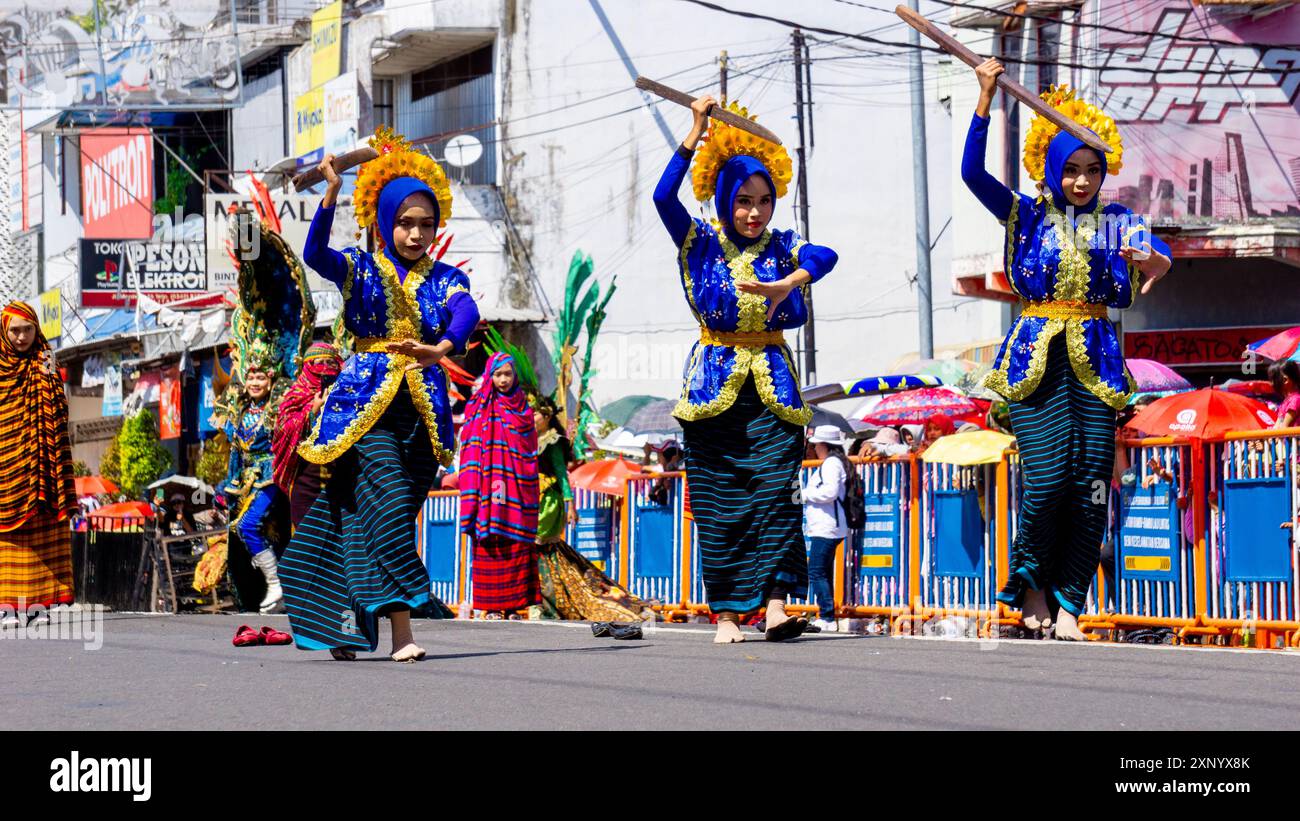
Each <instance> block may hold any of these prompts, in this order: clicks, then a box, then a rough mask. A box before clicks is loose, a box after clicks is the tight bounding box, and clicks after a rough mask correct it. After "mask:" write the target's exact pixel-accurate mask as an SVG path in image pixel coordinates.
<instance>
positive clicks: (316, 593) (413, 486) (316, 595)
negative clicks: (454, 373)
mask: <svg viewBox="0 0 1300 821" xmlns="http://www.w3.org/2000/svg"><path fill="white" fill-rule="evenodd" d="M331 468H332V478H331V481H329V482H328V483H326V485H325V487H324V489H323V491H322V492H321V494H320V495H319V496H318V497H317V498H316V501H315V502H314V503H313V504H312V506H311V509H310V510H309V511H308V513H307V516H306V518H304V519H303V520H302V522H301V523H300V524H299V525H298V529H297V530H296V531H294V535H293V540H292V541H291V542H290V543H289V547H288V549H287V550H285V553H284V556H283V557H282V558H281V559H280V580H281V583H282V584H283V585H284V603H285V610H286V611H287V612H288V614H289V624H290V625H291V626H292V627H293V638H294V643H295V644H297V646H298V647H299V649H302V650H327V649H332V648H336V647H340V648H351V649H356V650H371V651H373V650H374V649H375V648H376V647H377V646H378V644H379V633H378V626H379V625H378V622H379V617H380V616H382V615H385V614H386V613H389V612H392V611H400V610H418V609H420V608H422V607H425V606H426V605H428V604H430V592H429V574H428V572H427V571H426V570H425V567H424V564H423V563H422V562H421V561H420V557H419V555H418V554H417V553H416V550H415V518H416V515H417V514H418V513H419V510H420V506H421V505H422V504H423V503H424V499H425V497H426V496H427V495H428V491H429V487H430V485H432V484H433V480H434V477H435V475H436V473H437V469H438V462H437V460H436V459H435V458H434V456H433V448H432V445H431V444H430V442H429V434H428V432H427V430H426V428H425V425H424V421H423V420H422V419H421V417H420V414H419V413H418V412H417V411H416V408H415V405H414V404H413V403H412V402H411V395H410V393H408V392H407V389H406V386H405V384H403V386H402V389H401V391H400V392H399V393H398V395H397V396H396V397H394V399H393V402H392V404H391V405H389V407H388V409H387V410H386V411H385V412H384V415H383V416H381V417H380V418H379V420H378V421H377V422H376V423H375V426H374V427H373V428H371V429H370V430H369V431H368V432H367V433H366V434H365V435H364V436H362V437H361V438H360V439H359V440H357V443H356V444H355V445H353V446H352V448H350V449H349V451H348V452H347V453H346V454H344V456H343V457H342V458H341V459H340V460H339V461H338V462H335V463H334V464H333V465H331ZM348 475H351V476H352V477H354V479H353V481H345V480H344V477H346V476H348Z"/></svg>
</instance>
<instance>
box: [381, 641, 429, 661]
mask: <svg viewBox="0 0 1300 821" xmlns="http://www.w3.org/2000/svg"><path fill="white" fill-rule="evenodd" d="M424 655H425V654H424V648H423V647H421V646H419V645H418V644H416V643H415V642H410V643H409V644H406V645H403V646H402V647H400V648H398V647H394V648H393V654H392V655H391V656H389V658H391V659H392V660H393V661H396V662H399V663H401V664H414V663H415V662H417V661H419V660H420V659H422V658H424Z"/></svg>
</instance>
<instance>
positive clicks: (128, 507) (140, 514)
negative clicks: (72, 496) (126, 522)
mask: <svg viewBox="0 0 1300 821" xmlns="http://www.w3.org/2000/svg"><path fill="white" fill-rule="evenodd" d="M90 518H92V519H102V518H113V519H152V518H153V508H151V507H149V505H147V504H145V503H144V502H118V503H117V504H115V505H104V506H103V507H101V508H99V509H97V510H96V511H94V512H93V513H91V514H90Z"/></svg>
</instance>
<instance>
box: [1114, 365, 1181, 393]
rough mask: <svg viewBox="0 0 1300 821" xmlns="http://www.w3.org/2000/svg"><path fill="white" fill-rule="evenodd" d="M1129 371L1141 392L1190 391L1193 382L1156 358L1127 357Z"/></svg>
mask: <svg viewBox="0 0 1300 821" xmlns="http://www.w3.org/2000/svg"><path fill="white" fill-rule="evenodd" d="M1124 364H1126V365H1128V371H1129V373H1131V374H1133V380H1134V381H1135V382H1137V389H1138V392H1139V393H1156V392H1159V391H1189V390H1191V389H1192V383H1191V382H1188V381H1187V380H1186V379H1184V378H1182V377H1181V376H1179V375H1178V374H1177V373H1175V372H1174V371H1173V370H1172V369H1171V368H1169V366H1168V365H1165V364H1163V363H1160V362H1157V361H1155V360H1154V359H1126V360H1124Z"/></svg>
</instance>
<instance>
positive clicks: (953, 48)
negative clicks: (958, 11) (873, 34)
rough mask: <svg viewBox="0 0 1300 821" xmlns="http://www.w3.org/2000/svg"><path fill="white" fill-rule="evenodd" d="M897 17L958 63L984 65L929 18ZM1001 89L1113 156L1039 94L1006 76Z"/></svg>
mask: <svg viewBox="0 0 1300 821" xmlns="http://www.w3.org/2000/svg"><path fill="white" fill-rule="evenodd" d="M894 13H895V14H897V15H898V16H899V17H901V18H903V21H904V22H905V23H907V24H908V25H909V26H911V27H912V28H914V29H916V30H917V31H919V32H920V33H922V34H924V35H925V36H926V37H929V38H930V39H931V40H933V41H934V42H935V43H937V44H938V45H939V47H940V48H942V49H943V50H944V51H946V52H948V53H949V54H951V55H952V56H954V57H956V58H957V59H958V60H961V61H962V62H963V63H965V64H966V65H968V66H970V67H971V68H975V67H976V66H978V65H979V64H980V63H983V62H984V58H983V57H981V56H979V55H978V54H976V53H975V52H973V51H971V50H970V49H968V48H966V46H964V45H962V44H961V43H959V42H957V40H956V39H954V38H953V37H952V36H950V35H948V34H947V33H945V32H944V31H942V30H940V29H939V27H938V26H936V25H935V24H934V23H931V22H930V21H929V20H927V19H925V17H923V16H921V15H920V14H918V13H917V12H915V11H912V10H911V9H910V8H908V7H907V6H902V5H900V6H898V7H897V8H895V9H894ZM998 87H999V88H1001V89H1002V90H1003V91H1005V92H1006V93H1008V94H1010V95H1011V96H1012V97H1015V98H1016V99H1017V100H1019V101H1020V102H1022V103H1024V104H1025V105H1027V106H1029V107H1030V108H1031V109H1033V111H1034V113H1036V114H1038V115H1040V116H1042V117H1045V118H1047V119H1048V120H1049V121H1051V122H1053V123H1055V124H1056V125H1057V126H1059V127H1060V129H1061V130H1062V131H1065V132H1067V133H1069V134H1072V135H1074V136H1075V137H1078V138H1079V139H1080V140H1081V141H1083V144H1084V145H1086V146H1088V147H1089V148H1091V149H1093V150H1095V151H1100V152H1101V153H1102V154H1109V153H1110V152H1111V147H1110V146H1109V145H1107V144H1106V143H1105V142H1103V141H1102V139H1101V138H1100V137H1098V136H1097V135H1096V134H1093V133H1092V132H1091V131H1089V130H1088V129H1086V128H1084V127H1083V126H1081V125H1079V124H1078V123H1076V122H1075V121H1074V120H1071V119H1070V118H1069V117H1066V116H1065V115H1064V114H1061V113H1060V112H1059V111H1057V110H1056V109H1054V108H1052V107H1051V106H1049V105H1048V104H1047V103H1045V102H1043V101H1042V99H1041V98H1040V97H1039V96H1038V95H1037V94H1035V93H1033V92H1032V91H1030V90H1029V89H1027V88H1025V87H1024V86H1022V85H1021V84H1020V83H1017V82H1016V81H1015V80H1012V79H1011V78H1010V77H1008V76H1007V75H1006V74H999V75H998Z"/></svg>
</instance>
